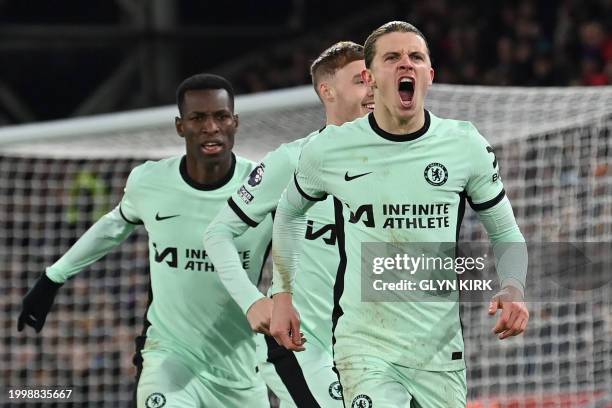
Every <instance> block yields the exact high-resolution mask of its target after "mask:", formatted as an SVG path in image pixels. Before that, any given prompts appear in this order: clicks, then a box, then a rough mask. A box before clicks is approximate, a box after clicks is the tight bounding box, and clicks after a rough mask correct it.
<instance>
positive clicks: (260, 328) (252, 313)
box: [246, 297, 274, 336]
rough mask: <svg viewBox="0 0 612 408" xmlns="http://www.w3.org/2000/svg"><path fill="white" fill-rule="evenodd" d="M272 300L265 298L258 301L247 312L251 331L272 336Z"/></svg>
mask: <svg viewBox="0 0 612 408" xmlns="http://www.w3.org/2000/svg"><path fill="white" fill-rule="evenodd" d="M273 305H274V302H273V301H272V299H270V298H267V297H263V298H261V299H259V300H257V301H256V302H255V303H253V304H252V305H251V307H249V310H247V315H246V317H247V320H248V321H249V325H250V326H251V330H253V331H254V332H257V333H263V334H266V335H268V336H270V320H272V306H273Z"/></svg>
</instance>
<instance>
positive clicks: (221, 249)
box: [204, 204, 272, 334]
mask: <svg viewBox="0 0 612 408" xmlns="http://www.w3.org/2000/svg"><path fill="white" fill-rule="evenodd" d="M248 228H249V224H247V223H245V222H244V221H243V220H242V219H241V218H240V217H239V216H238V215H237V214H236V213H235V212H234V210H232V208H231V207H230V206H229V205H227V204H226V205H225V206H224V207H223V208H222V209H221V211H220V212H219V214H217V216H216V217H215V219H214V220H213V221H212V222H211V223H210V225H209V226H208V228H207V229H206V232H205V233H204V248H205V249H206V253H207V254H208V257H209V258H210V259H211V261H212V262H213V264H214V265H215V270H216V271H217V274H218V275H219V279H220V280H221V283H223V286H225V288H226V289H227V291H228V293H229V294H230V296H231V297H232V299H234V301H236V303H238V305H239V306H240V308H241V309H242V311H243V312H244V313H245V314H246V315H247V319H248V321H249V324H250V326H251V329H252V330H254V331H256V332H259V333H264V334H269V331H268V330H269V328H270V318H271V316H272V301H271V300H270V299H268V298H266V297H265V296H264V295H263V294H262V293H261V292H260V291H259V289H257V287H256V286H255V285H254V284H253V282H251V280H250V279H249V276H248V274H247V272H246V271H245V270H244V268H243V267H242V262H241V260H240V256H239V255H238V249H237V248H236V245H235V244H234V238H236V237H238V236H240V235H242V234H243V233H244V232H245V231H246V230H247V229H248ZM270 233H271V231H270ZM266 239H269V236H268V237H267V238H266Z"/></svg>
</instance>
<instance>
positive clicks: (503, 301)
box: [489, 286, 529, 340]
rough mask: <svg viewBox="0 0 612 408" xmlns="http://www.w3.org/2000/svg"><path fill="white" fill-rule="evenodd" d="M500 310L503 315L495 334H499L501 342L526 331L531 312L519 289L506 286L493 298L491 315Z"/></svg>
mask: <svg viewBox="0 0 612 408" xmlns="http://www.w3.org/2000/svg"><path fill="white" fill-rule="evenodd" d="M498 309H502V313H501V315H500V316H499V318H498V319H497V324H496V325H495V327H494V328H493V333H496V334H499V336H498V337H499V339H500V340H503V339H505V338H507V337H511V336H516V335H518V334H521V333H523V332H524V331H525V328H526V327H527V322H528V321H529V311H528V310H527V306H526V305H525V302H524V301H523V295H522V294H521V292H520V291H519V290H518V289H517V288H515V287H513V286H506V287H505V288H503V289H502V290H501V291H500V292H499V293H498V294H496V295H495V296H493V299H491V303H489V315H491V316H494V315H495V313H497V310H498Z"/></svg>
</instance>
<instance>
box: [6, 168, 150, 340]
mask: <svg viewBox="0 0 612 408" xmlns="http://www.w3.org/2000/svg"><path fill="white" fill-rule="evenodd" d="M130 177H132V176H130ZM129 185H130V181H129V180H128V186H126V193H125V195H124V197H123V200H122V201H121V204H120V205H119V206H117V207H116V208H115V209H114V210H112V211H110V212H109V213H108V214H106V215H104V216H103V217H102V218H100V219H99V220H98V221H97V222H96V223H95V224H94V225H92V226H91V227H90V228H89V229H88V230H87V231H86V232H85V233H84V234H83V235H82V236H81V237H80V238H79V240H78V241H77V242H75V243H74V245H73V246H72V247H71V248H70V249H69V250H68V251H67V252H66V253H65V254H64V255H63V256H62V257H61V258H60V259H59V260H58V261H57V262H55V263H54V264H53V265H51V266H50V267H48V268H46V271H45V272H43V274H42V275H41V276H40V278H38V280H37V281H36V283H35V284H34V286H32V288H31V289H30V290H29V291H28V293H27V294H26V295H25V297H24V298H23V302H22V310H21V313H20V315H19V318H18V322H17V329H18V330H19V331H21V330H23V328H24V327H25V325H28V326H31V327H33V328H34V329H35V330H36V332H37V333H38V332H40V331H41V329H42V327H43V325H44V324H45V320H46V318H47V314H48V313H49V310H50V309H51V306H52V305H53V301H54V300H55V296H56V294H57V291H58V290H59V288H60V287H61V286H62V285H63V284H64V282H65V281H66V280H68V279H69V278H70V277H72V276H74V275H75V274H77V273H78V272H80V271H81V270H82V269H84V268H85V267H87V266H89V265H91V264H92V263H94V262H95V261H97V260H98V259H100V258H101V257H103V256H104V255H106V254H107V253H108V252H110V251H111V250H112V249H113V248H115V247H116V246H117V245H119V244H120V243H121V242H123V241H124V240H125V239H126V238H127V237H128V235H129V234H130V233H131V232H132V231H133V230H134V228H135V227H136V225H138V224H139V223H140V221H139V219H138V217H137V215H136V213H135V209H134V207H133V205H132V202H131V200H130V194H128V191H129Z"/></svg>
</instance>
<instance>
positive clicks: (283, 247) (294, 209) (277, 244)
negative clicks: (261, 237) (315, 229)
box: [270, 143, 326, 351]
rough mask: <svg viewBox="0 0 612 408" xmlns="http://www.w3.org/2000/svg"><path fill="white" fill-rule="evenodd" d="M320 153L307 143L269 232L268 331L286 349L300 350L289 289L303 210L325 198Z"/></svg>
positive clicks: (303, 225) (302, 230)
mask: <svg viewBox="0 0 612 408" xmlns="http://www.w3.org/2000/svg"><path fill="white" fill-rule="evenodd" d="M321 162H322V161H321V155H320V154H319V153H318V152H317V151H316V150H315V149H314V148H313V146H312V143H311V144H309V145H307V146H306V147H305V148H304V149H303V151H302V156H301V158H300V161H299V164H298V169H297V170H296V173H295V175H294V179H293V181H291V182H290V183H289V184H288V185H287V188H286V190H285V192H283V195H282V196H281V199H280V201H279V203H278V207H277V210H276V217H275V219H274V228H273V234H272V260H273V275H272V276H273V277H272V289H271V293H272V295H273V299H274V308H273V311H272V322H271V324H270V332H271V334H272V335H273V336H274V338H275V339H276V341H277V342H278V343H279V344H280V345H282V346H284V347H285V348H287V349H289V350H294V351H302V350H304V347H303V340H302V338H301V333H300V319H299V314H298V312H297V311H296V310H295V308H294V307H293V301H292V295H291V294H292V292H293V286H294V282H295V274H296V272H297V267H298V260H299V255H300V248H301V242H302V237H303V236H304V233H305V231H306V217H305V213H306V211H307V210H308V209H309V208H310V207H311V206H312V205H313V204H314V203H316V202H318V201H322V200H324V199H325V198H326V193H325V190H324V188H323V183H322V182H321V181H320V180H319V178H318V177H317V170H318V169H319V168H320V164H321Z"/></svg>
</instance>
